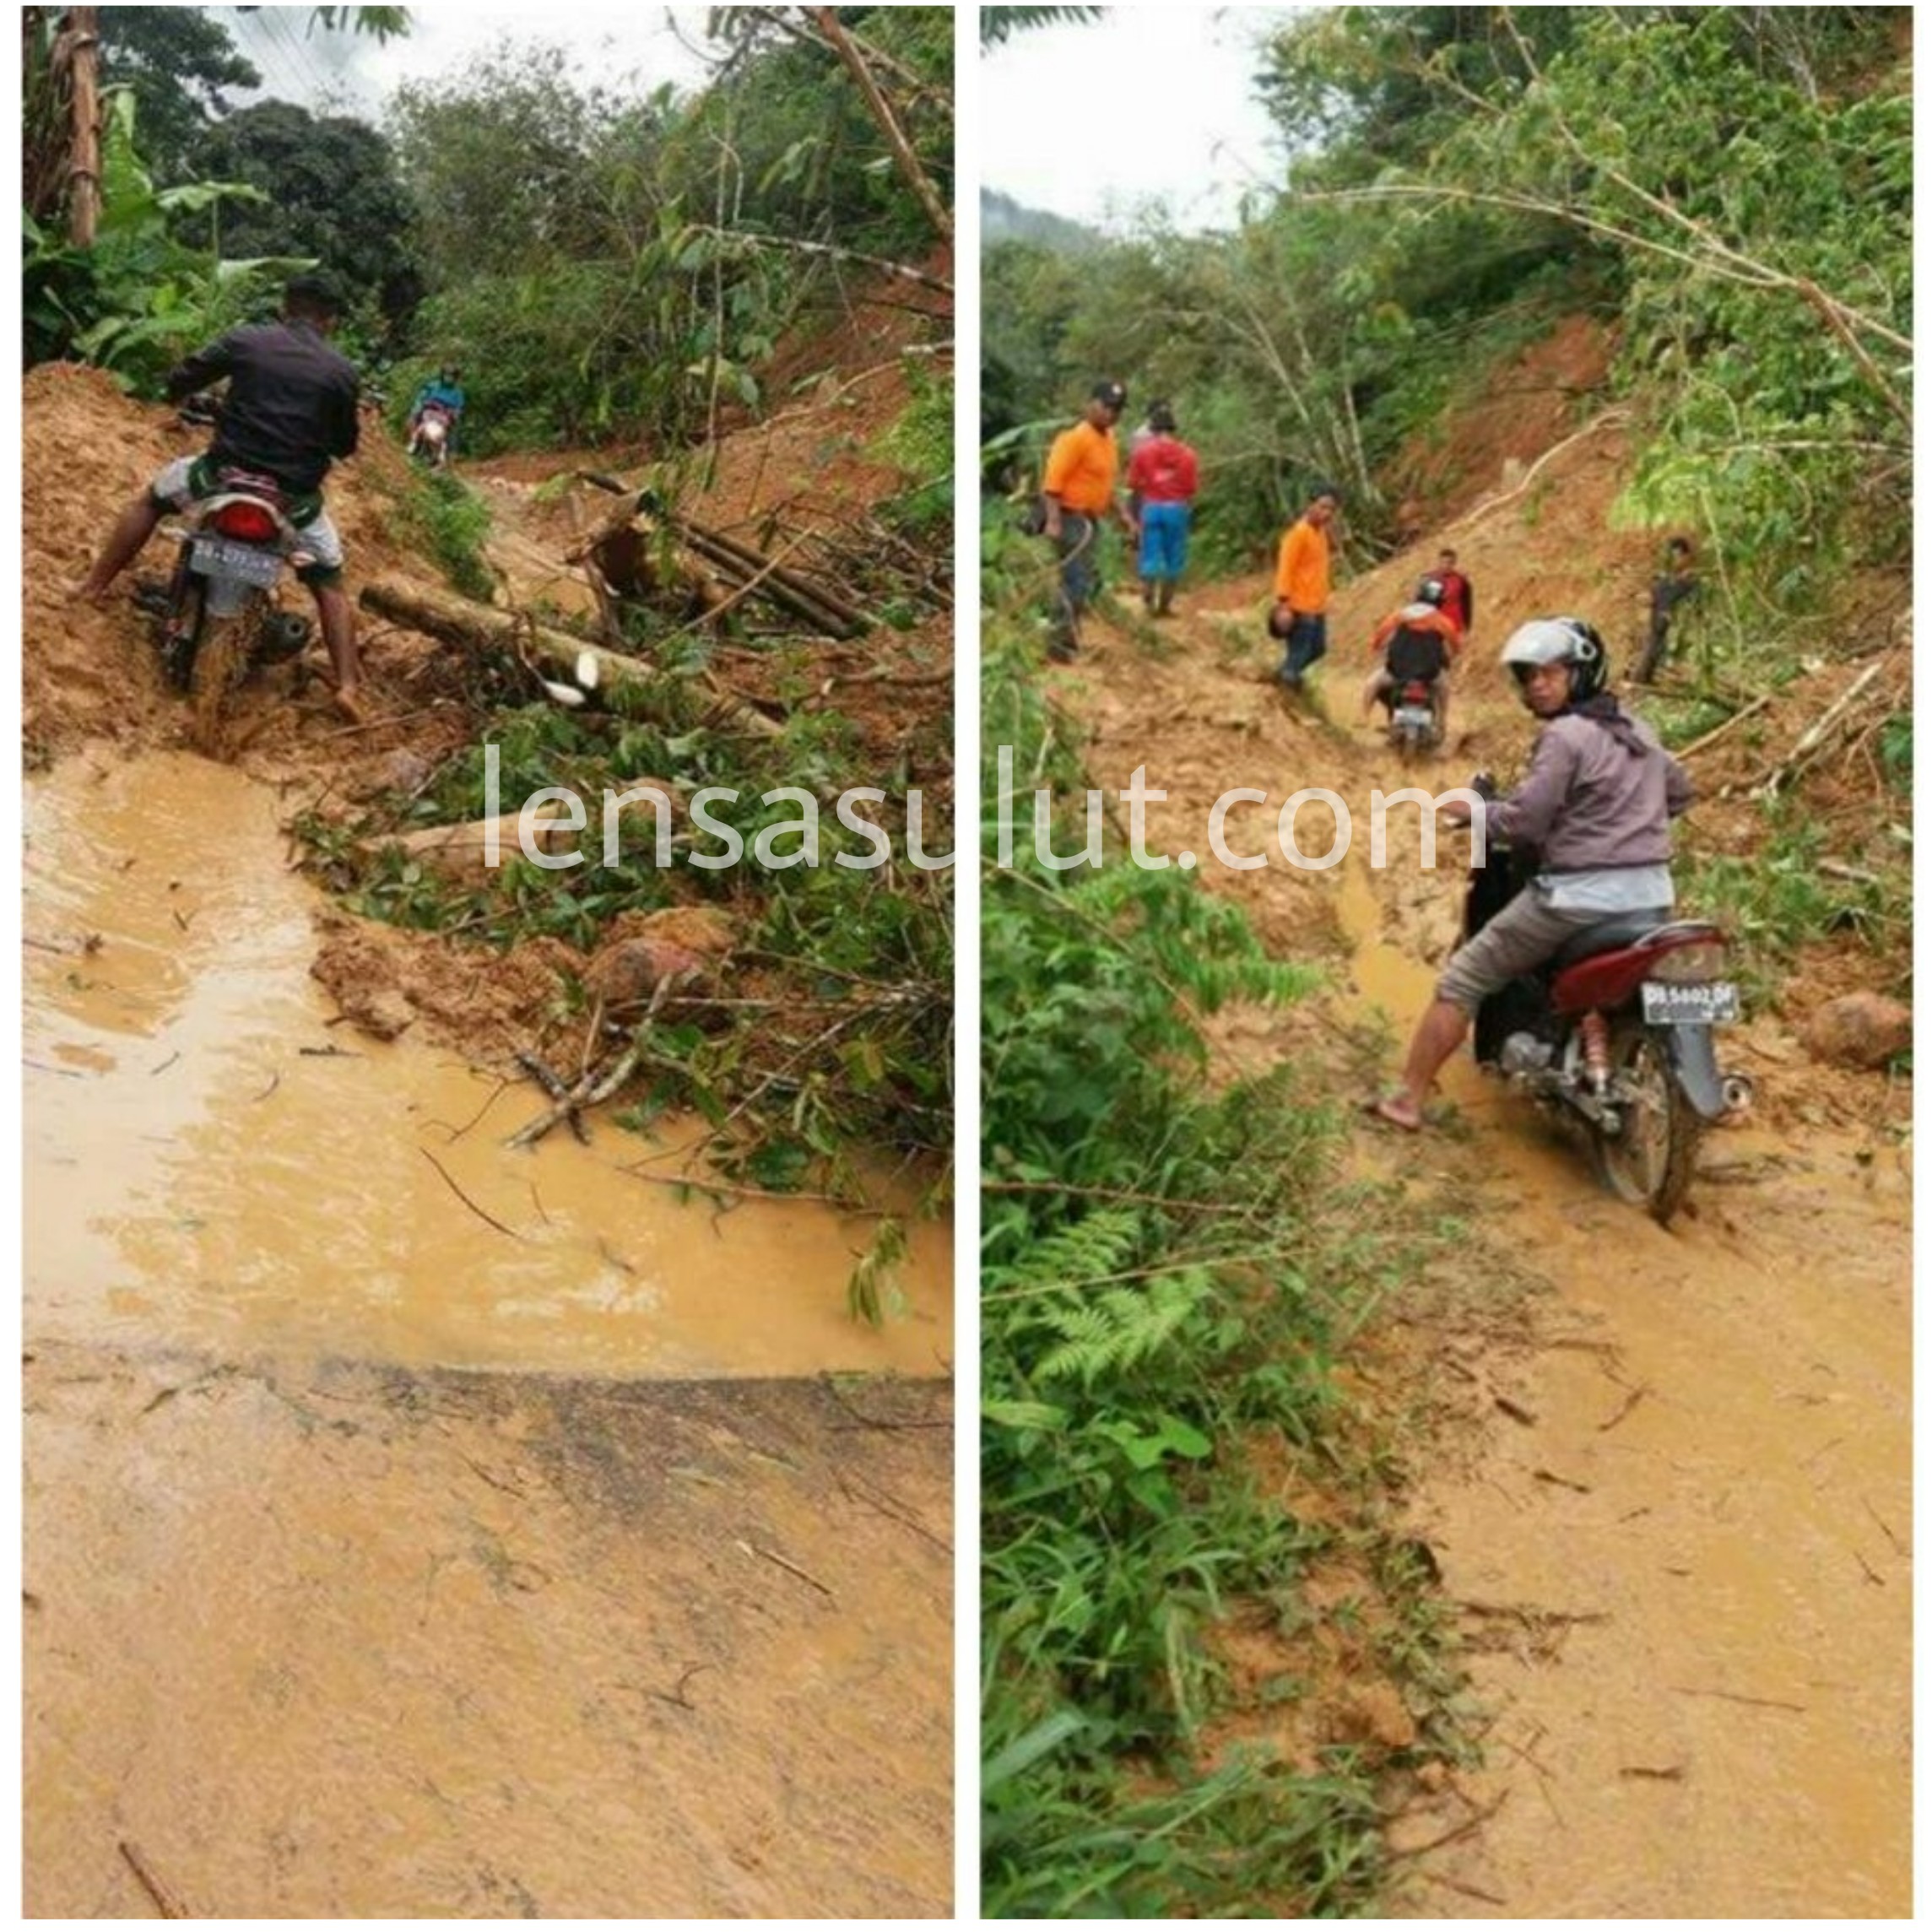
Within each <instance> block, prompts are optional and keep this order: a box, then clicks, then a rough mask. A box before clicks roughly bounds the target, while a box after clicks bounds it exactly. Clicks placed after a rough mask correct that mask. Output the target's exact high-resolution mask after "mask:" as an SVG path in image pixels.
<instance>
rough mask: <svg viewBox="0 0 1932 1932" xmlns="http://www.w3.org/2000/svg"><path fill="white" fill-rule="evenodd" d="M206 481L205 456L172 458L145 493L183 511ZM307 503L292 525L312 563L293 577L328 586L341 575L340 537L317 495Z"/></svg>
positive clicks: (202, 492)
mask: <svg viewBox="0 0 1932 1932" xmlns="http://www.w3.org/2000/svg"><path fill="white" fill-rule="evenodd" d="M197 472H199V474H197ZM207 481H208V469H207V467H206V458H205V457H192V456H181V457H176V458H175V460H174V461H173V462H172V463H170V464H169V465H168V466H167V467H166V468H165V469H164V470H162V471H161V473H160V475H158V476H157V477H156V478H155V479H154V481H153V482H152V483H150V484H149V485H148V494H149V495H150V496H152V497H153V498H154V501H155V502H157V503H165V504H166V505H168V506H170V508H171V509H175V510H186V509H187V506H189V505H190V504H191V503H192V502H194V501H197V500H198V498H199V497H202V496H205V495H209V494H210V491H209V490H208V489H205V488H198V487H197V485H198V484H203V483H206V482H207ZM307 501H310V502H312V503H314V504H315V505H316V506H317V507H316V511H315V514H314V515H313V516H312V517H310V518H309V520H308V521H307V522H306V523H305V522H298V523H297V524H296V525H295V534H296V535H297V536H298V537H300V538H301V540H302V548H303V549H304V550H306V552H307V553H308V555H309V556H310V557H311V559H312V560H313V561H312V562H310V563H306V564H303V565H301V566H299V567H298V568H297V570H296V571H295V575H296V576H299V577H300V579H301V580H302V582H304V583H318V582H319V583H323V584H327V583H332V582H334V581H335V580H336V579H337V578H338V577H339V576H341V575H342V565H343V550H342V538H341V535H340V533H338V531H337V529H336V527H335V525H334V523H333V522H332V521H331V520H330V517H329V513H328V511H327V510H326V509H324V508H322V499H321V498H320V497H319V496H317V497H311V498H310V499H308V500H307ZM301 506H302V505H301V500H300V499H298V500H297V508H298V512H299V510H300V507H301Z"/></svg>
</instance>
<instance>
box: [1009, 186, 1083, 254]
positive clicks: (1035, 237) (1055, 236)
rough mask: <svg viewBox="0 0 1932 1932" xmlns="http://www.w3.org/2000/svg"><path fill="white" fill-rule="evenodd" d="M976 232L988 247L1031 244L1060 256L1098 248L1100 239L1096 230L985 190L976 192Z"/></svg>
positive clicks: (1061, 215)
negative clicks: (977, 216) (1021, 243)
mask: <svg viewBox="0 0 1932 1932" xmlns="http://www.w3.org/2000/svg"><path fill="white" fill-rule="evenodd" d="M979 233H980V241H981V243H982V246H988V247H990V246H992V245H993V243H994V242H997V241H1031V242H1036V243H1037V244H1038V245H1039V246H1041V247H1042V248H1051V249H1053V250H1055V251H1057V252H1058V253H1060V254H1063V255H1078V254H1081V253H1084V252H1085V251H1087V250H1089V249H1092V248H1097V247H1099V246H1101V243H1102V241H1103V240H1104V237H1103V236H1102V235H1101V233H1100V231H1099V230H1097V229H1093V228H1089V227H1087V226H1086V225H1085V224H1084V223H1082V222H1078V221H1069V219H1067V217H1066V216H1065V215H1063V214H1049V213H1048V212H1047V210H1046V209H1045V208H1029V207H1027V205H1026V203H1024V202H1021V201H1015V199H1014V198H1013V197H1012V196H1011V195H1009V194H1002V193H1001V192H999V190H998V188H988V187H982V189H981V190H980V191H979Z"/></svg>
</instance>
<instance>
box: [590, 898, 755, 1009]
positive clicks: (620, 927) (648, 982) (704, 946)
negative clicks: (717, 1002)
mask: <svg viewBox="0 0 1932 1932" xmlns="http://www.w3.org/2000/svg"><path fill="white" fill-rule="evenodd" d="M732 942H733V933H732V928H731V922H730V921H729V920H728V919H727V918H726V917H725V916H724V915H723V914H722V912H714V911H713V910H712V908H711V907H709V906H669V907H668V908H666V909H665V910H663V911H662V912H634V913H625V914H624V915H623V916H622V917H620V918H617V919H614V920H613V921H612V922H611V925H610V929H609V936H608V937H607V938H606V939H605V940H604V943H603V945H602V946H600V947H599V948H598V950H597V952H596V954H595V955H593V957H592V960H591V962H590V964H589V966H587V967H586V968H585V970H584V976H583V982H584V985H585V987H586V988H587V990H588V991H589V992H590V993H593V994H594V995H595V996H596V997H597V998H599V999H601V1000H602V1001H603V1003H604V1004H605V1005H606V1006H607V1007H612V1008H617V1007H625V1006H635V1005H637V1004H639V1003H641V1001H643V1000H647V999H648V998H650V997H651V995H652V993H655V992H656V991H657V990H658V987H659V985H660V984H662V982H663V981H665V980H666V979H668V978H670V977H672V976H673V975H674V974H678V973H683V974H687V975H689V976H690V980H691V983H692V984H693V985H694V986H696V985H699V984H702V983H708V982H710V981H712V979H713V978H714V977H715V975H716V971H717V967H718V966H719V965H720V963H721V962H722V961H723V959H724V958H725V955H727V954H728V953H729V952H730V950H731V948H732Z"/></svg>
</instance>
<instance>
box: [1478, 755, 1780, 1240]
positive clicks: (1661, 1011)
mask: <svg viewBox="0 0 1932 1932" xmlns="http://www.w3.org/2000/svg"><path fill="white" fill-rule="evenodd" d="M1472 786H1473V788H1474V789H1475V791H1477V792H1478V793H1480V794H1481V795H1482V796H1483V797H1485V798H1494V797H1495V796H1496V792H1495V788H1494V787H1493V786H1492V785H1491V783H1490V782H1489V780H1488V779H1487V778H1486V777H1481V776H1479V777H1477V778H1476V779H1475V780H1474V781H1473V782H1472ZM1486 858H1487V863H1486V864H1484V865H1481V866H1476V865H1474V864H1472V866H1471V868H1470V872H1469V896H1468V898H1467V900H1466V901H1465V904H1464V919H1463V937H1464V939H1465V940H1468V939H1473V938H1474V937H1475V935H1476V934H1478V933H1479V932H1480V931H1481V930H1482V928H1484V927H1485V926H1486V925H1487V924H1488V923H1489V922H1490V921H1491V919H1493V918H1494V917H1496V915H1497V913H1499V912H1501V911H1502V908H1503V907H1504V906H1506V905H1507V904H1508V902H1509V901H1510V900H1512V899H1513V898H1514V897H1515V896H1516V895H1517V893H1518V892H1519V891H1522V890H1525V889H1526V888H1527V887H1528V885H1529V880H1530V879H1532V878H1534V876H1535V874H1536V872H1537V870H1538V867H1537V864H1536V860H1535V854H1534V852H1530V851H1529V849H1528V848H1527V847H1509V846H1507V844H1505V843H1503V842H1502V841H1499V840H1497V839H1496V838H1494V837H1491V839H1490V840H1489V842H1488V852H1487V854H1486ZM1725 957H1726V955H1725V946H1724V934H1723V933H1722V932H1721V931H1720V930H1719V929H1718V928H1717V927H1716V926H1713V925H1711V924H1709V923H1707V922H1705V921H1702V920H1694V919H1670V918H1669V917H1664V918H1661V919H1660V918H1659V916H1658V915H1656V914H1655V913H1649V914H1645V913H1615V914H1609V915H1606V916H1605V917H1604V919H1603V920H1602V921H1601V922H1599V923H1598V924H1596V925H1594V926H1590V927H1588V928H1585V929H1584V930H1583V932H1580V933H1578V934H1577V935H1576V936H1575V937H1574V938H1573V939H1570V940H1569V941H1568V942H1567V943H1566V944H1565V945H1564V946H1563V947H1562V948H1561V950H1560V951H1559V952H1558V953H1557V954H1556V956H1555V958H1553V959H1552V960H1550V961H1549V962H1548V963H1547V964H1546V965H1545V966H1541V967H1540V968H1539V969H1538V970H1537V971H1535V972H1534V973H1529V974H1526V975H1524V976H1523V977H1520V978H1518V979H1515V980H1513V981H1512V982H1510V983H1509V985H1507V986H1506V987H1504V988H1502V989H1501V990H1500V991H1498V992H1496V993H1491V995H1490V996H1489V998H1487V999H1486V1000H1485V1001H1484V1002H1483V1003H1482V1005H1481V1007H1480V1009H1478V1011H1477V1014H1476V1020H1475V1042H1474V1045H1475V1057H1476V1060H1477V1063H1479V1064H1480V1065H1481V1066H1485V1067H1487V1068H1490V1069H1492V1070H1494V1071H1495V1072H1496V1073H1499V1074H1502V1075H1503V1076H1504V1077H1505V1078H1507V1080H1510V1081H1511V1082H1512V1084H1513V1085H1516V1086H1518V1088H1520V1089H1522V1090H1524V1091H1526V1092H1527V1093H1529V1095H1530V1096H1532V1097H1533V1098H1534V1099H1535V1100H1536V1101H1538V1102H1539V1103H1540V1104H1542V1105H1544V1106H1546V1107H1550V1108H1551V1109H1552V1110H1553V1111H1554V1112H1557V1113H1559V1114H1561V1115H1566V1116H1567V1117H1569V1118H1573V1119H1579V1120H1581V1121H1582V1122H1583V1124H1584V1126H1585V1128H1586V1129H1587V1130H1588V1134H1589V1137H1590V1147H1591V1151H1592V1154H1593V1156H1594V1161H1595V1165H1596V1169H1597V1172H1598V1174H1599V1176H1600V1177H1601V1178H1602V1180H1603V1181H1604V1182H1605V1185H1606V1186H1607V1187H1608V1188H1610V1192H1611V1193H1614V1194H1615V1195H1616V1196H1617V1198H1618V1199H1621V1200H1624V1201H1627V1202H1629V1203H1631V1204H1632V1205H1633V1206H1637V1207H1642V1208H1643V1209H1645V1210H1648V1212H1649V1214H1650V1215H1652V1216H1653V1219H1655V1220H1658V1221H1659V1222H1668V1221H1669V1220H1670V1217H1671V1216H1672V1215H1674V1214H1675V1213H1676V1211H1677V1210H1678V1209H1679V1208H1680V1207H1681V1206H1682V1205H1683V1203H1684V1197H1685V1194H1686V1192H1687V1191H1688V1189H1689V1188H1690V1185H1691V1175H1692V1172H1693V1170H1694V1168H1695V1166H1696V1162H1697V1143H1698V1140H1699V1139H1700V1137H1701V1136H1702V1133H1703V1130H1704V1128H1705V1127H1706V1126H1707V1124H1708V1123H1710V1122H1712V1121H1714V1120H1717V1119H1719V1118H1722V1117H1723V1116H1724V1114H1726V1113H1729V1112H1731V1111H1733V1110H1734V1109H1735V1108H1741V1107H1746V1106H1748V1105H1749V1104H1750V1101H1751V1082H1750V1081H1749V1080H1748V1079H1746V1078H1745V1076H1743V1075H1741V1074H1726V1073H1724V1071H1723V1070H1722V1069H1720V1068H1719V1067H1718V1057H1717V1048H1716V1043H1715V1040H1714V1036H1713V1028H1714V1027H1717V1026H1724V1025H1728V1024H1729V1023H1731V1022H1733V1021H1735V1020H1739V1019H1740V1018H1741V1017H1742V1014H1741V1007H1740V999H1739V996H1738V989H1737V987H1736V985H1735V983H1734V982H1732V981H1730V980H1728V979H1726V978H1725V977H1724V970H1725Z"/></svg>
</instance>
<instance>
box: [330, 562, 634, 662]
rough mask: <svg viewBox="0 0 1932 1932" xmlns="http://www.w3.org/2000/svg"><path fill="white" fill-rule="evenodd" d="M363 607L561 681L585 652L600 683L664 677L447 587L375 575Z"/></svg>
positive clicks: (450, 642)
mask: <svg viewBox="0 0 1932 1932" xmlns="http://www.w3.org/2000/svg"><path fill="white" fill-rule="evenodd" d="M361 602H362V603H363V606H364V608H365V609H369V610H373V611H375V612H376V614H377V615H379V616H382V617H387V618H390V619H392V620H394V621H395V622H396V623H398V624H406V625H409V628H410V629H411V630H420V631H422V632H423V633H424V634H425V636H430V637H440V638H441V639H442V640H443V641H444V642H445V643H446V644H460V645H462V646H463V647H464V648H465V649H467V650H488V651H509V652H515V653H516V654H517V656H519V657H522V658H528V660H529V661H530V662H531V663H533V664H536V665H538V666H540V667H541V668H543V669H544V671H546V672H548V673H549V674H551V675H552V676H554V677H555V678H557V679H559V680H560V681H561V682H568V681H569V680H570V679H573V678H575V677H576V667H577V660H578V659H579V658H582V656H583V655H584V654H585V653H586V652H588V653H589V654H590V656H591V657H593V658H595V659H596V660H597V675H598V684H599V685H600V686H606V685H610V686H614V685H634V686H636V688H637V689H639V690H648V689H649V688H650V687H651V686H652V685H656V684H658V683H659V682H660V681H661V680H660V679H659V678H658V675H657V674H655V673H654V672H652V670H650V669H649V668H647V666H645V665H643V664H641V663H638V662H637V660H636V658H626V657H625V656H623V655H622V654H621V653H620V652H615V651H609V650H606V649H604V648H603V646H601V645H598V644H587V643H585V642H584V641H583V639H582V638H581V637H573V636H571V634H570V633H569V632H568V631H567V630H551V629H550V628H549V626H548V625H542V624H537V623H533V622H532V621H531V620H530V619H528V618H527V617H525V616H523V615H522V614H520V613H518V612H517V611H514V610H497V609H493V608H492V607H491V606H490V605H489V604H486V603H473V602H472V601H471V600H470V599H469V598H467V597H457V596H455V595H453V594H452V593H449V592H446V591H433V590H425V589H424V588H423V587H422V586H421V585H419V584H415V583H412V582H409V581H408V580H407V579H405V578H403V577H377V578H376V580H375V581H374V582H371V583H368V584H365V586H364V587H363V591H362V598H361Z"/></svg>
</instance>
